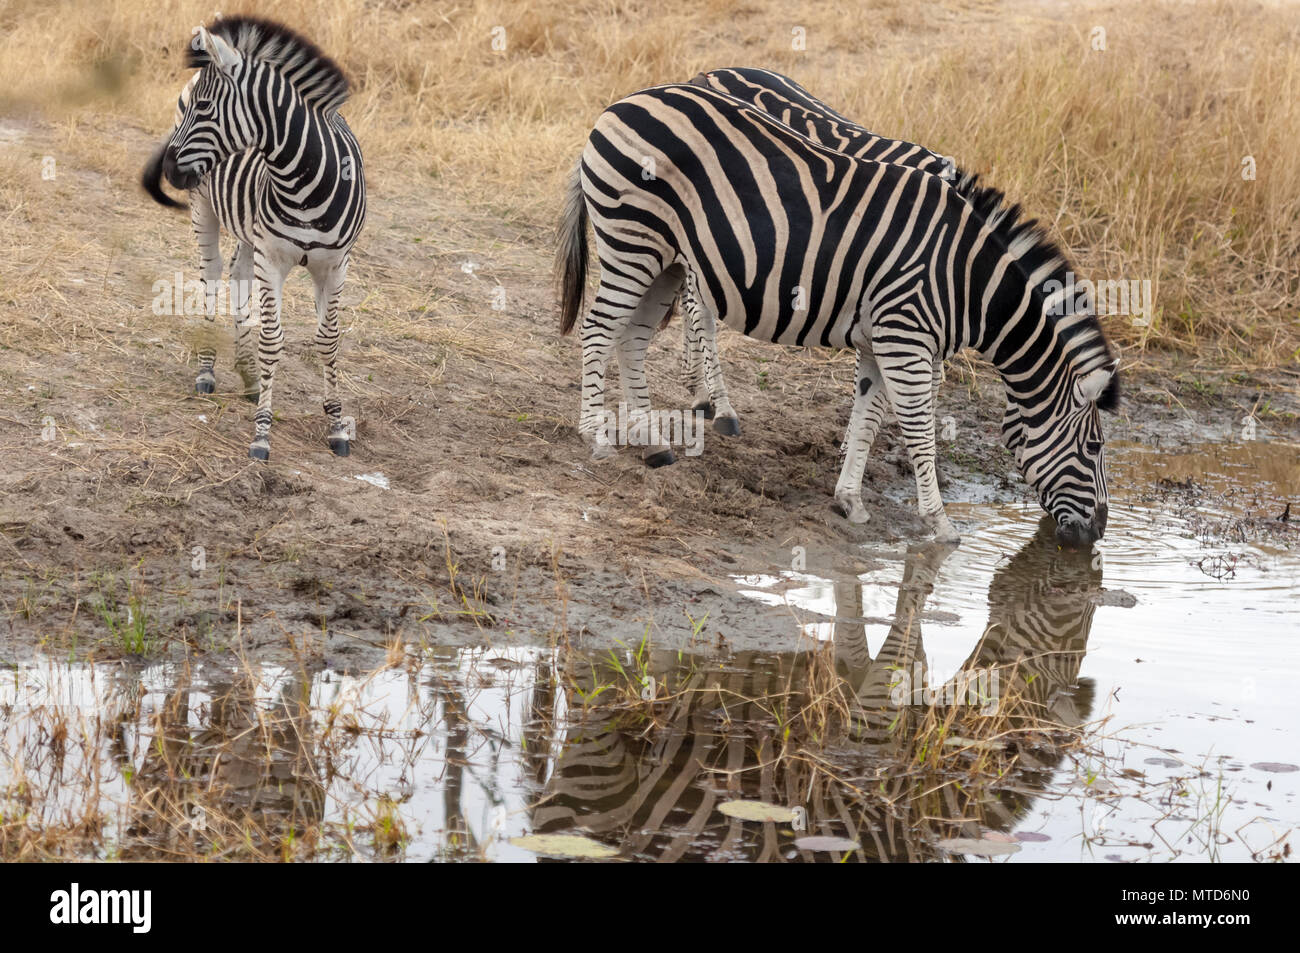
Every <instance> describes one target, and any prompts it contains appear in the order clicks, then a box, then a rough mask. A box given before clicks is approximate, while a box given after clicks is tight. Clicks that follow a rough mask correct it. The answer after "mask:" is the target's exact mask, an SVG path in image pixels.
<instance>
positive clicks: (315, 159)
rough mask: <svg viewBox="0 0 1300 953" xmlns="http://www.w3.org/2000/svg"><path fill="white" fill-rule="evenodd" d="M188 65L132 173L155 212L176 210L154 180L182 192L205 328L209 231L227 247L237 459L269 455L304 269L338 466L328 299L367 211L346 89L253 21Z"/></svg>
mask: <svg viewBox="0 0 1300 953" xmlns="http://www.w3.org/2000/svg"><path fill="white" fill-rule="evenodd" d="M187 65H189V66H191V67H193V68H195V69H198V70H199V72H198V73H196V74H195V75H194V77H193V78H192V79H191V80H190V82H189V84H188V85H187V86H186V87H185V90H184V92H183V93H182V95H181V98H180V101H179V103H178V106H177V117H176V122H175V125H174V128H173V130H172V133H171V135H170V136H169V138H168V140H167V142H166V143H165V144H164V145H163V147H162V148H161V149H160V150H158V151H157V152H156V153H155V154H154V156H153V157H152V158H151V159H150V161H149V163H148V164H147V165H146V166H145V169H144V174H143V184H144V186H145V188H146V190H147V191H148V192H149V194H150V195H152V196H153V197H154V198H155V199H156V200H157V201H159V202H160V203H162V204H164V205H177V204H179V203H177V202H175V201H174V200H172V199H171V198H170V197H168V196H167V195H166V193H165V192H164V191H163V190H162V188H161V178H162V177H164V176H165V177H166V179H167V181H168V182H170V183H171V184H172V185H173V186H175V187H176V188H179V189H185V190H187V191H188V192H189V199H190V216H191V220H192V222H193V225H194V233H195V236H196V238H197V239H198V243H199V252H200V268H201V272H202V279H203V283H204V286H205V291H206V298H207V302H208V307H207V317H208V319H209V320H212V319H213V318H214V317H215V302H216V299H217V290H216V288H217V284H218V283H219V281H220V279H221V255H220V231H221V229H222V228H223V227H224V228H225V229H226V230H227V231H228V232H230V233H231V234H232V235H234V237H235V238H236V240H237V241H238V248H237V250H236V251H235V255H234V258H233V259H232V261H231V266H230V272H231V278H232V279H233V281H232V288H233V293H232V295H231V298H232V301H233V304H234V309H235V312H236V314H237V315H238V316H239V319H238V320H237V328H236V367H237V368H238V370H239V371H240V374H241V377H243V378H244V381H245V388H246V390H247V388H248V387H249V382H251V381H252V380H253V379H254V374H255V375H256V381H257V411H256V414H255V415H254V420H255V430H254V436H253V442H252V444H251V446H250V447H249V451H248V454H249V456H250V457H252V458H253V459H255V460H266V459H268V458H269V457H270V453H271V444H270V432H271V420H272V411H271V393H272V385H273V383H274V379H275V370H276V366H277V365H278V364H279V361H280V357H281V354H282V352H283V349H284V332H283V329H282V327H281V324H280V310H281V298H282V289H283V286H284V281H285V278H286V277H287V276H288V274H289V272H290V271H291V270H292V269H293V268H295V267H297V266H303V267H306V269H307V270H308V272H309V273H310V274H311V277H312V283H313V286H314V294H315V300H316V312H317V328H316V336H315V344H316V350H317V354H318V355H319V357H320V360H321V363H322V365H323V375H324V389H325V395H324V402H323V403H324V409H325V416H326V420H327V425H328V428H329V431H328V438H327V439H328V443H329V446H330V449H331V450H333V451H334V453H336V454H338V455H339V456H347V455H348V454H349V452H350V447H351V436H350V433H349V428H348V422H347V420H346V419H345V418H344V417H343V409H342V402H341V401H340V400H339V396H338V367H337V360H338V347H339V335H340V330H339V297H340V295H341V293H342V290H343V283H344V280H345V278H346V276H347V270H348V260H349V255H350V252H351V249H352V246H353V244H354V242H355V241H356V238H357V235H358V234H359V233H360V231H361V227H362V224H363V223H364V221H365V214H366V190H365V180H364V176H363V171H362V164H361V147H360V146H359V145H358V143H357V140H356V137H355V136H353V134H352V130H351V129H349V128H348V124H347V122H346V121H344V119H343V117H342V116H340V115H339V113H338V110H339V107H341V106H342V105H343V103H344V102H345V101H346V100H347V98H348V92H349V87H348V82H347V79H346V77H345V76H344V75H343V71H342V70H341V69H340V68H339V67H338V65H337V64H336V63H334V61H333V60H331V59H329V58H328V57H327V56H325V54H324V53H322V52H321V51H320V50H319V49H318V48H317V47H316V46H315V45H314V44H313V43H311V42H310V41H309V40H307V39H305V38H303V37H302V36H299V35H298V34H296V33H294V32H293V31H291V30H289V29H288V28H286V27H284V26H281V25H280V24H277V23H273V22H271V21H268V20H262V19H259V18H256V17H230V18H227V19H221V20H217V21H216V22H215V23H214V24H213V25H212V26H211V28H210V29H205V28H202V27H200V28H199V29H198V30H197V31H196V33H195V38H194V42H193V43H192V44H191V46H190V49H189V53H188V57H187ZM253 292H255V297H256V302H255V305H254V304H253V303H252V302H251V301H250V299H251V298H252V297H254V295H253ZM253 306H255V307H256V312H254V313H252V314H250V313H249V312H250V310H251V307H253ZM254 330H256V331H257V349H256V350H257V353H256V371H255V372H254V369H253V363H254V359H253V356H252V353H251V352H252V334H253V331H254ZM214 362H215V354H214V352H213V351H212V349H211V348H205V349H203V350H201V351H200V354H199V374H198V377H197V378H196V379H195V390H197V391H198V392H199V393H203V394H210V393H213V392H214V391H215V389H216V375H215V373H214V371H213V366H214Z"/></svg>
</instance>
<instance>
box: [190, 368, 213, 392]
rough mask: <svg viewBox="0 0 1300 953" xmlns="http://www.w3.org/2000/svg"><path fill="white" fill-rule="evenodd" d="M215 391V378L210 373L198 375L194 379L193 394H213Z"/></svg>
mask: <svg viewBox="0 0 1300 953" xmlns="http://www.w3.org/2000/svg"><path fill="white" fill-rule="evenodd" d="M216 390H217V377H216V375H215V374H213V373H212V372H210V371H209V372H206V373H203V374H200V375H199V376H198V377H196V378H194V393H196V394H213V393H216Z"/></svg>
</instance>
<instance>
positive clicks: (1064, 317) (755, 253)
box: [557, 84, 1119, 546]
mask: <svg viewBox="0 0 1300 953" xmlns="http://www.w3.org/2000/svg"><path fill="white" fill-rule="evenodd" d="M647 167H650V168H653V169H654V174H653V175H651V176H645V175H643V174H642V173H643V171H644V170H645V169H646V168H647ZM589 222H590V224H591V225H592V231H593V233H594V235H595V244H596V254H597V258H598V260H599V262H600V268H601V273H600V285H599V288H598V289H597V291H596V295H595V298H594V302H593V304H592V307H591V309H590V310H588V311H587V312H586V314H585V317H584V318H583V320H582V323H581V327H580V336H581V343H582V351H583V355H582V408H581V414H580V418H579V424H578V430H579V433H580V435H581V436H582V437H583V439H584V440H585V441H586V442H588V443H589V444H590V445H591V446H592V448H593V457H595V458H601V457H606V456H608V455H609V454H610V453H611V452H612V449H613V448H612V447H611V446H610V444H609V437H608V434H607V433H606V432H605V429H603V428H602V424H603V422H604V417H605V415H604V410H603V402H604V382H605V372H606V368H607V366H608V363H609V359H610V357H611V355H612V353H613V352H615V351H616V352H617V355H618V362H619V376H620V379H621V381H622V384H623V391H624V397H625V400H626V403H627V406H628V408H629V418H630V419H631V420H632V421H633V422H634V423H635V422H637V421H646V420H647V419H648V417H649V413H650V400H649V388H648V386H647V383H646V377H645V366H644V365H645V355H646V348H647V345H648V343H649V340H650V337H651V335H652V334H653V333H654V329H655V328H656V327H657V326H658V325H659V324H660V323H661V322H662V321H663V319H664V317H665V315H666V314H667V311H668V308H669V307H670V306H671V304H672V301H673V300H674V298H675V296H676V295H677V294H678V292H679V290H680V289H681V287H682V285H683V283H684V282H685V280H686V276H687V274H688V273H689V274H691V275H693V276H694V285H695V287H694V289H693V290H694V291H695V293H697V294H698V296H699V300H700V304H701V307H702V308H703V309H704V310H705V311H706V312H707V313H708V314H710V315H713V316H715V317H716V319H718V320H721V321H722V322H723V323H725V324H727V325H728V326H730V327H732V328H734V329H735V330H737V331H741V332H743V333H744V334H746V335H748V336H749V337H753V338H756V339H758V340H763V341H773V342H776V343H779V344H787V345H819V346H825V347H839V348H853V349H854V350H855V351H856V353H857V372H856V375H855V377H856V384H855V389H854V401H853V409H852V411H851V413H850V417H849V424H848V430H847V433H846V436H845V441H844V444H845V455H844V463H843V466H842V468H841V471H840V476H839V480H838V482H837V484H836V488H835V504H836V508H837V509H839V510H840V511H841V512H842V513H843V514H844V515H846V516H847V517H848V519H849V520H850V521H852V522H855V523H862V522H866V520H867V519H868V513H867V510H866V508H865V507H864V506H863V504H862V499H861V485H862V478H863V474H864V472H865V468H866V461H867V454H868V452H869V450H870V447H871V444H872V442H873V441H874V438H875V436H876V432H877V430H878V429H879V426H880V422H881V418H882V416H883V413H884V409H885V405H886V403H888V404H890V405H891V406H892V407H893V410H894V414H895V416H896V417H897V418H898V422H899V427H900V429H901V430H902V434H903V441H904V444H905V446H906V448H907V452H908V455H909V457H910V459H911V462H912V468H913V470H914V472H915V476H916V487H917V504H918V509H919V511H920V514H921V517H922V518H923V519H924V520H925V522H926V524H927V526H928V527H929V528H930V529H931V530H932V531H933V532H934V534H935V536H936V537H937V538H938V539H941V540H956V539H957V538H958V536H957V533H956V531H955V529H954V528H953V526H952V523H951V521H950V520H949V519H948V516H947V514H946V512H945V511H944V506H943V500H942V498H941V497H940V494H939V486H938V480H937V473H936V470H935V421H934V381H935V374H936V369H937V367H939V366H941V364H942V361H943V360H944V359H945V358H947V357H949V356H951V355H952V354H954V353H956V351H958V350H960V349H962V348H966V347H970V348H973V349H975V350H976V351H978V352H979V353H980V354H981V355H982V356H983V357H984V358H985V359H987V360H988V361H989V362H990V363H992V364H993V366H994V367H995V368H997V370H998V372H999V374H1000V375H1001V377H1002V380H1003V383H1004V386H1005V389H1006V396H1007V416H1006V419H1005V420H1004V438H1005V439H1006V440H1007V442H1008V446H1009V447H1010V448H1011V449H1012V450H1013V452H1014V453H1015V455H1016V460H1017V464H1018V466H1019V468H1020V471H1021V473H1022V474H1023V475H1024V477H1025V480H1026V482H1028V484H1029V485H1030V486H1031V487H1032V488H1033V489H1034V491H1035V492H1036V493H1037V495H1038V498H1039V500H1040V502H1041V504H1042V506H1043V508H1044V509H1045V510H1046V511H1047V512H1048V513H1050V514H1051V515H1052V516H1053V517H1054V518H1055V520H1056V523H1057V538H1058V540H1060V541H1061V542H1062V543H1065V544H1069V545H1072V546H1082V545H1088V544H1091V543H1092V542H1093V541H1095V540H1096V539H1098V538H1100V536H1101V535H1102V533H1103V532H1104V531H1105V518H1106V503H1107V496H1106V481H1105V473H1104V458H1103V450H1102V444H1103V440H1102V434H1101V423H1100V416H1099V413H1098V412H1099V410H1102V409H1114V407H1115V406H1116V404H1117V402H1118V397H1119V386H1118V385H1119V381H1118V374H1117V366H1118V362H1117V361H1116V360H1115V358H1114V356H1113V354H1112V352H1111V349H1110V346H1109V344H1108V343H1107V342H1106V339H1105V337H1104V335H1103V334H1102V330H1101V325H1100V323H1099V322H1098V321H1097V318H1096V316H1095V314H1094V313H1093V311H1092V308H1091V303H1090V301H1089V300H1088V299H1087V297H1086V296H1085V295H1082V294H1080V295H1073V294H1071V293H1069V292H1067V291H1065V290H1062V291H1058V292H1056V293H1052V294H1049V293H1048V292H1047V290H1046V289H1047V288H1048V287H1057V288H1060V289H1070V290H1071V291H1072V289H1073V288H1074V285H1073V283H1071V282H1066V281H1061V280H1059V279H1061V278H1062V277H1063V276H1064V273H1065V271H1066V263H1065V261H1064V258H1063V256H1062V255H1061V253H1060V251H1059V249H1057V248H1056V246H1055V245H1053V244H1052V243H1051V242H1050V241H1049V240H1048V239H1047V238H1046V237H1045V236H1044V235H1043V234H1042V232H1041V231H1040V230H1039V229H1038V228H1036V227H1035V225H1034V223H1033V222H1026V221H1021V220H1020V218H1019V209H1018V207H1015V206H1007V205H1006V204H1005V203H1004V201H1003V198H1002V195H1001V193H998V192H996V191H995V190H992V189H981V188H978V187H977V186H976V185H975V184H974V182H973V180H968V181H967V182H966V183H965V185H964V187H962V188H958V187H957V186H956V185H954V184H953V183H951V182H950V181H948V180H947V179H946V178H945V177H943V176H940V175H931V174H927V173H926V172H924V171H921V170H919V169H916V168H911V167H907V166H902V165H897V164H893V163H889V162H880V161H875V160H870V159H860V158H857V157H854V156H849V155H846V154H844V153H843V152H840V151H837V150H834V149H828V148H825V147H824V146H821V145H819V144H817V143H815V142H813V141H812V140H810V139H809V138H807V137H805V136H803V135H801V134H800V133H799V132H797V131H795V130H794V129H792V128H790V127H789V126H787V125H785V124H784V123H782V122H780V121H778V120H777V119H775V118H773V117H772V116H770V115H768V114H767V113H766V112H764V111H761V110H758V109H755V108H753V107H752V106H750V105H749V104H747V103H745V102H743V101H741V100H739V99H736V98H734V97H732V96H730V95H727V94H726V93H722V92H719V91H717V90H714V89H711V88H705V87H702V86H696V85H690V84H674V85H668V86H661V87H656V88H654V89H648V90H643V91H641V92H639V93H634V94H633V95H631V96H628V97H626V98H624V99H622V100H620V101H619V102H617V103H615V104H614V105H612V106H610V107H609V108H608V109H606V110H605V112H603V113H602V114H601V116H600V117H599V119H598V120H597V122H596V125H595V128H594V129H593V130H592V132H591V135H590V136H589V138H588V140H587V144H586V147H585V148H584V150H583V153H582V156H581V159H580V160H579V162H578V165H577V167H576V168H575V170H574V174H573V176H572V178H571V181H570V186H569V191H568V194H567V195H566V200H565V203H564V212H563V215H562V218H561V223H560V233H559V248H558V252H557V272H558V275H559V278H560V285H561V295H562V301H561V318H560V330H561V333H568V332H569V331H570V330H572V328H573V327H574V326H575V324H576V322H577V319H578V315H579V312H580V311H581V310H582V309H583V299H584V297H585V285H586V270H587V265H588V261H587V258H588V249H587V225H588V223H589ZM639 429H640V431H641V432H644V433H651V434H653V433H654V432H655V430H654V428H652V427H649V426H645V425H643V426H642V427H641V428H639ZM631 430H632V428H631V427H629V432H630V431H631ZM645 459H646V462H647V463H650V464H652V465H656V464H660V463H668V462H671V461H672V453H671V450H670V448H669V447H668V446H667V445H666V444H661V445H650V446H647V447H646V449H645Z"/></svg>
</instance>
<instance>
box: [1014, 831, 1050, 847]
mask: <svg viewBox="0 0 1300 953" xmlns="http://www.w3.org/2000/svg"><path fill="white" fill-rule="evenodd" d="M1016 840H1018V841H1025V842H1027V843H1031V844H1040V843H1042V842H1043V841H1049V840H1051V838H1050V837H1048V836H1047V835H1046V834H1040V833H1039V832H1038V831H1018V832H1017V833H1016Z"/></svg>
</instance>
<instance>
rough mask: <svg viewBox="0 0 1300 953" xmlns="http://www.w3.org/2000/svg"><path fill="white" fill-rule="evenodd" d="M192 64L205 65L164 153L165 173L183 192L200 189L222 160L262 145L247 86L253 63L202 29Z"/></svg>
mask: <svg viewBox="0 0 1300 953" xmlns="http://www.w3.org/2000/svg"><path fill="white" fill-rule="evenodd" d="M191 62H192V63H194V65H202V67H203V68H202V72H200V73H199V74H198V77H197V79H196V80H195V81H194V83H193V88H192V89H190V88H188V87H187V89H188V90H189V93H190V95H189V103H188V104H187V105H186V107H185V112H184V115H183V116H182V117H181V119H180V121H179V122H178V123H177V124H176V128H175V129H174V130H173V131H172V136H171V139H170V140H169V141H168V143H167V146H166V149H165V150H164V152H163V175H165V176H166V177H167V181H168V182H170V183H171V184H172V185H174V186H175V187H176V188H178V189H192V188H195V187H196V186H197V185H198V184H199V182H200V181H202V180H203V177H204V176H206V175H207V174H208V173H209V172H211V171H212V169H213V168H214V167H215V166H216V165H218V164H219V163H220V162H221V161H222V160H224V159H226V158H227V157H228V156H231V155H233V154H235V153H236V152H243V151H244V150H245V149H249V148H251V147H252V146H254V145H255V144H256V143H255V142H254V141H253V139H254V137H255V135H256V131H255V128H254V124H253V123H251V122H249V121H248V119H247V117H248V115H249V113H250V110H249V109H248V108H247V105H248V93H247V86H248V84H247V83H246V82H245V79H246V76H245V74H247V73H248V72H249V70H248V69H247V68H246V64H247V63H248V61H247V60H246V59H245V58H244V56H243V55H242V54H241V53H240V52H239V50H237V49H236V48H235V47H234V46H232V45H231V44H230V43H228V42H227V41H226V40H225V39H223V38H222V37H221V36H219V35H217V34H216V33H209V32H208V31H207V29H205V28H204V27H199V30H198V33H196V34H195V37H194V46H193V48H192V49H191Z"/></svg>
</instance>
